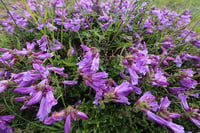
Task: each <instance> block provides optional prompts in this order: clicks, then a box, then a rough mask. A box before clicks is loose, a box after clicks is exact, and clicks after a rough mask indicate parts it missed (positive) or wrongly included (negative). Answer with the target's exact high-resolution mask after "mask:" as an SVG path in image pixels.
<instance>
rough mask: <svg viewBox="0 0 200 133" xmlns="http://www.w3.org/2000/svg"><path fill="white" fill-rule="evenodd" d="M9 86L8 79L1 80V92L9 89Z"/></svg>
mask: <svg viewBox="0 0 200 133" xmlns="http://www.w3.org/2000/svg"><path fill="white" fill-rule="evenodd" d="M8 86H9V83H8V80H1V81H0V93H1V92H3V91H4V90H5V89H7V88H8Z"/></svg>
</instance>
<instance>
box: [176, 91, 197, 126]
mask: <svg viewBox="0 0 200 133" xmlns="http://www.w3.org/2000/svg"><path fill="white" fill-rule="evenodd" d="M178 98H179V99H180V100H181V104H182V106H183V108H184V109H185V114H186V116H187V117H188V118H189V119H190V120H191V121H192V122H193V123H194V124H196V125H197V126H198V127H199V128H200V114H199V113H198V111H199V109H193V108H190V107H189V106H188V103H187V100H186V99H187V96H186V95H184V94H182V93H181V94H179V95H178Z"/></svg>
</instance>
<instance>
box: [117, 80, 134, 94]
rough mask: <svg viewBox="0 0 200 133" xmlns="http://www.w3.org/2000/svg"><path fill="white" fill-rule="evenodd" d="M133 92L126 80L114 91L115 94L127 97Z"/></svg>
mask: <svg viewBox="0 0 200 133" xmlns="http://www.w3.org/2000/svg"><path fill="white" fill-rule="evenodd" d="M132 91H133V89H132V88H131V87H130V85H129V82H127V81H126V80H124V82H123V83H122V84H121V85H119V86H117V87H115V89H114V93H117V94H118V95H119V96H126V95H128V94H129V93H131V92H132Z"/></svg>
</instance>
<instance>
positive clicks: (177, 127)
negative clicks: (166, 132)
mask: <svg viewBox="0 0 200 133" xmlns="http://www.w3.org/2000/svg"><path fill="white" fill-rule="evenodd" d="M142 111H143V112H144V113H145V114H146V115H147V116H148V117H149V118H150V119H152V120H153V121H155V122H157V123H159V124H162V125H165V126H168V127H169V128H171V129H172V130H173V131H174V132H175V133H185V131H184V127H183V126H181V125H177V124H175V123H173V122H170V121H166V120H165V119H163V118H162V117H160V116H157V115H155V114H154V113H152V112H151V111H149V110H146V109H142Z"/></svg>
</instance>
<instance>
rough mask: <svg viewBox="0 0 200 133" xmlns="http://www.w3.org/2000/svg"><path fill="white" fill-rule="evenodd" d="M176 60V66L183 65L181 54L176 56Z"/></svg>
mask: <svg viewBox="0 0 200 133" xmlns="http://www.w3.org/2000/svg"><path fill="white" fill-rule="evenodd" d="M174 62H175V63H176V67H181V65H182V64H183V62H182V60H181V58H180V56H179V55H177V56H176V59H175V60H174Z"/></svg>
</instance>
